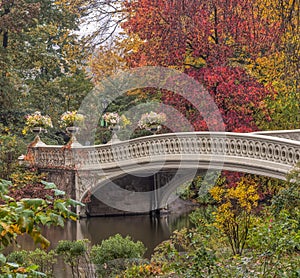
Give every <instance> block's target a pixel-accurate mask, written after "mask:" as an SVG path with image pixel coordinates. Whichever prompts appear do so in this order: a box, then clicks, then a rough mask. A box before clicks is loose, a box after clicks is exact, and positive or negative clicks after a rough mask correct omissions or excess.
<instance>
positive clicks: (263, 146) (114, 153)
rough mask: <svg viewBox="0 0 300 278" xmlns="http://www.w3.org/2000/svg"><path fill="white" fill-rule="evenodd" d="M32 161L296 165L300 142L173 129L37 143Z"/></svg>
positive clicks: (82, 165) (56, 164)
mask: <svg viewBox="0 0 300 278" xmlns="http://www.w3.org/2000/svg"><path fill="white" fill-rule="evenodd" d="M30 151H31V153H32V163H33V165H34V166H35V167H38V168H47V169H49V168H60V169H61V168H65V169H97V168H100V167H101V168H102V169H103V168H113V167H116V163H129V164H130V163H132V160H135V161H138V162H141V163H143V162H145V161H147V159H149V158H153V159H157V160H159V159H161V158H164V159H165V160H171V159H175V160H179V159H180V158H183V159H189V158H192V157H193V156H194V157H195V158H197V159H201V157H205V159H209V158H213V157H217V158H220V157H222V156H223V157H226V158H230V157H240V158H243V159H245V158H248V159H253V160H260V161H269V162H273V163H277V164H278V165H287V166H289V167H292V166H293V165H295V164H296V163H297V162H298V161H299V160H300V142H299V141H292V140H289V139H284V138H278V137H273V136H265V135H259V134H254V133H253V134H251V133H248V134H244V133H230V132H227V133H226V132H193V133H169V134H159V135H153V136H148V137H140V138H136V139H132V140H128V141H121V142H117V143H113V144H103V145H95V146H82V147H81V146H80V147H74V148H67V147H65V146H53V145H48V146H43V147H33V148H32V149H31V150H30Z"/></svg>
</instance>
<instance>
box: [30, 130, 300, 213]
mask: <svg viewBox="0 0 300 278" xmlns="http://www.w3.org/2000/svg"><path fill="white" fill-rule="evenodd" d="M29 154H30V158H31V159H30V160H31V163H32V165H33V166H34V167H36V168H37V169H39V171H41V172H47V173H48V174H49V176H48V177H49V180H51V181H53V182H55V183H56V184H57V185H58V186H59V188H61V189H63V190H65V191H66V192H67V193H68V194H69V195H70V196H71V197H72V198H75V199H76V200H79V201H82V202H85V203H87V206H86V208H85V212H84V213H87V214H88V215H107V214H128V213H144V212H149V211H153V210H157V209H161V208H164V207H166V205H167V204H169V203H170V200H172V198H173V199H175V198H176V197H175V196H176V189H177V188H178V187H179V186H180V185H182V184H183V183H184V182H186V181H188V180H191V179H192V178H193V177H194V176H195V175H197V174H202V175H203V176H204V177H207V178H210V179H211V176H212V175H213V174H214V173H216V171H221V170H229V171H237V172H244V173H252V174H258V175H263V176H267V177H272V178H278V179H282V180H285V179H286V175H287V173H288V172H289V171H290V170H291V169H292V168H293V167H294V166H295V164H296V163H297V162H298V161H299V160H300V130H289V131H270V132H256V133H231V132H186V133H168V134H159V135H152V136H147V137H140V138H136V139H131V140H127V141H115V142H112V143H109V144H102V145H95V146H81V145H79V146H78V145H77V146H73V147H72V146H71V147H67V146H57V145H45V146H38V145H36V146H33V147H30V148H29V151H28V154H27V155H29Z"/></svg>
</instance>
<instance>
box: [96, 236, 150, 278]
mask: <svg viewBox="0 0 300 278" xmlns="http://www.w3.org/2000/svg"><path fill="white" fill-rule="evenodd" d="M145 251H146V248H145V246H144V244H143V243H142V242H141V241H137V242H134V241H132V239H131V238H130V237H129V236H126V237H125V238H123V237H122V236H121V235H120V234H116V235H114V236H111V237H109V238H108V239H106V240H103V241H102V242H101V244H100V245H95V246H93V247H92V249H91V260H92V262H93V263H94V264H95V266H96V270H97V273H98V274H99V276H100V277H114V276H113V275H115V274H116V273H119V272H121V271H123V270H124V269H125V268H126V265H127V264H132V263H136V261H138V260H139V259H141V258H142V256H143V255H144V253H145Z"/></svg>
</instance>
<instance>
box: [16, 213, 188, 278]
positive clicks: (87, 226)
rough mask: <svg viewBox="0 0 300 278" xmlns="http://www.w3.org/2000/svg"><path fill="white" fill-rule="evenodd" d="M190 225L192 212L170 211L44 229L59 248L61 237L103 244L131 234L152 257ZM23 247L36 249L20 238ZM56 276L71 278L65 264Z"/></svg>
mask: <svg viewBox="0 0 300 278" xmlns="http://www.w3.org/2000/svg"><path fill="white" fill-rule="evenodd" d="M189 225H190V222H189V219H188V214H181V215H178V214H170V215H162V216H159V217H150V216H148V215H137V216H122V217H119V216H117V217H91V218H84V219H81V220H79V221H78V222H71V221H68V222H67V223H66V224H65V227H64V228H60V227H51V228H48V229H44V232H43V234H44V235H45V236H46V238H47V239H49V240H50V242H51V248H55V247H56V245H57V243H58V241H59V240H77V239H84V238H87V239H89V240H90V241H91V243H92V244H93V245H94V244H100V243H101V241H102V240H104V239H107V238H108V237H110V236H112V235H115V234H117V233H119V234H121V235H122V236H127V235H129V236H131V238H132V239H133V240H134V241H137V240H140V241H142V242H143V243H144V245H145V246H146V247H147V252H146V254H145V256H146V257H148V258H149V257H150V256H151V254H152V252H153V249H154V248H155V246H157V245H158V244H159V243H161V242H162V241H164V240H166V239H168V238H169V237H170V235H171V234H172V232H173V231H174V230H176V229H181V228H183V227H188V226H189ZM19 242H20V245H21V248H22V249H27V250H33V249H35V246H34V245H33V243H32V241H31V240H30V239H28V238H26V239H24V238H23V239H22V238H20V240H19ZM55 277H56V278H68V277H70V276H69V274H68V272H67V270H64V269H62V267H61V266H59V265H58V266H57V268H56V275H55Z"/></svg>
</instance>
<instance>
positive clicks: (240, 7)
mask: <svg viewBox="0 0 300 278" xmlns="http://www.w3.org/2000/svg"><path fill="white" fill-rule="evenodd" d="M125 6H126V8H127V12H128V15H129V19H128V20H127V21H126V22H125V23H124V24H123V28H124V29H125V30H126V31H127V32H128V34H129V36H132V35H133V34H134V35H135V36H137V37H138V38H139V40H141V41H143V44H141V45H140V47H139V48H138V50H137V51H136V52H132V53H130V54H129V55H128V56H127V57H126V58H127V62H128V64H129V65H130V66H131V67H137V66H144V65H153V66H166V67H173V68H174V67H175V68H177V69H179V70H181V71H183V72H185V73H187V74H188V75H190V76H193V77H194V78H195V79H196V80H198V81H199V82H200V83H202V84H204V85H205V86H206V88H207V89H208V91H209V93H210V94H211V96H212V97H213V99H214V101H215V102H216V103H217V105H218V107H219V109H220V112H221V114H222V116H223V119H224V122H225V124H226V130H228V131H251V130H257V129H258V127H257V125H256V122H255V117H254V115H256V114H257V113H258V110H262V112H263V114H265V113H267V111H266V110H265V111H264V109H263V101H264V99H265V98H266V96H268V95H270V94H272V91H271V90H270V89H269V88H267V87H266V86H264V85H263V84H260V83H259V82H257V81H256V80H255V78H252V77H251V76H250V75H249V74H248V73H247V71H246V70H245V69H244V65H243V61H244V60H245V57H248V56H250V57H257V56H258V55H260V53H262V51H266V50H268V49H269V48H270V46H272V45H273V44H274V43H275V42H277V41H278V40H279V31H280V26H279V24H278V22H275V21H273V20H272V19H271V15H270V16H269V17H266V16H262V15H260V14H259V12H258V6H257V5H255V3H254V2H253V1H248V0H243V1H236V0H231V1H223V0H219V1H207V2H203V1H198V0H193V1H184V0H180V1H167V2H166V1H160V0H157V1H149V0H140V1H127V2H126V4H125ZM172 99H174V97H173V96H172V95H170V93H168V92H167V93H166V94H165V95H164V101H165V103H173V104H174V103H175V102H176V103H177V109H179V110H180V111H183V110H184V109H186V107H188V106H189V105H188V104H187V103H186V102H185V101H184V100H181V102H178V100H176V101H172ZM200 112H201V111H200ZM192 114H195V109H192ZM196 114H197V113H196ZM190 120H191V121H192V122H193V125H194V127H195V129H196V130H205V129H207V127H206V126H205V124H204V122H203V119H202V118H201V115H200V114H199V113H198V115H197V116H192V117H191V118H190Z"/></svg>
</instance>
